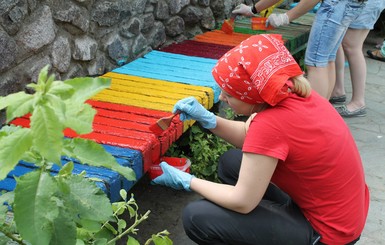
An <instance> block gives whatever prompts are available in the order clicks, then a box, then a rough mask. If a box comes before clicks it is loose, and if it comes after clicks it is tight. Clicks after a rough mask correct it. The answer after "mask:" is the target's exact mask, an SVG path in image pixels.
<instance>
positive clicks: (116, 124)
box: [0, 18, 310, 201]
mask: <svg viewBox="0 0 385 245" xmlns="http://www.w3.org/2000/svg"><path fill="white" fill-rule="evenodd" d="M309 19H310V18H309ZM245 21H247V20H245V19H242V20H237V21H236V22H235V32H234V33H233V34H232V35H228V34H225V33H224V32H222V31H220V30H214V31H210V32H205V33H203V34H200V35H197V36H195V37H194V38H193V39H192V40H185V41H183V42H180V43H174V44H171V45H169V46H167V47H164V48H162V49H160V50H154V51H151V52H149V53H147V54H146V55H145V56H143V57H141V58H138V59H136V60H134V61H132V62H130V63H128V64H126V65H123V66H121V67H119V68H116V69H114V70H112V71H111V72H108V73H106V74H104V75H103V77H107V78H111V87H110V88H108V89H105V90H103V91H102V92H100V93H99V94H97V95H96V96H94V97H93V98H91V100H89V101H88V102H87V103H89V104H90V105H91V106H92V107H93V108H95V109H96V111H97V114H96V116H95V119H94V122H93V132H91V133H89V134H87V135H81V136H79V137H83V138H87V139H92V140H94V141H95V142H97V143H99V144H101V145H102V146H103V147H104V148H105V149H106V150H107V151H108V152H109V153H111V154H112V155H113V156H114V157H115V158H116V160H117V162H118V163H119V164H121V165H123V166H127V167H130V168H132V169H133V170H134V172H135V173H136V177H137V181H138V180H139V179H141V178H142V176H144V175H145V174H146V173H147V172H148V170H149V169H150V167H151V166H152V165H154V164H158V163H159V161H160V158H161V157H162V156H164V154H165V153H166V151H167V150H168V149H169V147H170V146H171V144H173V143H174V142H176V141H177V140H178V139H179V138H180V137H181V136H182V134H183V133H184V132H186V130H188V129H189V128H190V127H191V126H192V125H193V123H194V121H185V122H181V121H180V120H179V117H175V118H174V119H173V122H172V125H171V126H170V128H168V129H167V130H165V131H164V132H163V133H162V134H161V135H155V134H154V133H153V132H151V131H150V130H149V126H150V125H152V124H154V123H155V122H156V121H157V120H158V119H159V118H161V117H164V116H169V115H171V111H172V108H173V106H174V104H175V103H176V102H177V101H178V100H180V99H182V98H185V97H188V96H194V97H195V98H197V99H198V101H199V102H200V103H201V104H202V105H203V106H204V107H205V108H207V109H211V108H212V107H213V106H214V104H215V103H217V102H218V101H219V94H220V89H219V87H218V86H217V85H216V83H215V81H214V80H213V78H212V76H211V70H212V68H213V66H214V65H215V64H216V62H217V60H218V59H219V58H220V57H221V56H222V55H224V54H225V53H226V52H227V51H228V50H230V49H231V48H233V47H234V46H236V45H238V44H239V43H240V42H242V41H243V40H245V39H247V38H248V37H250V36H251V35H253V34H255V33H260V32H255V31H253V30H251V29H250V28H249V30H247V27H245V26H247V24H246V25H245ZM305 22H306V21H305ZM309 23H310V21H308V22H306V23H302V24H301V23H293V24H290V25H289V26H287V27H283V28H277V29H275V30H272V31H265V32H267V33H281V34H283V37H284V40H285V43H286V46H287V47H288V49H289V50H290V51H292V52H298V50H303V49H304V45H306V42H307V37H308V34H309V31H310V24H309ZM12 123H13V124H15V125H21V126H24V127H28V126H29V119H28V117H22V118H18V119H16V120H14V121H13V122H12ZM65 136H66V137H78V135H76V133H74V132H73V131H70V130H66V131H65ZM69 160H73V159H68V158H67V157H65V156H63V158H62V163H63V164H66V162H68V161H69ZM33 169H34V166H33V165H32V164H30V163H27V162H20V163H19V164H18V165H17V166H16V168H15V169H14V170H13V171H12V172H10V173H9V175H8V177H7V178H6V179H5V180H3V181H0V189H3V190H7V191H11V190H13V189H14V188H15V185H16V182H15V179H14V177H17V176H21V175H23V174H25V173H27V172H29V171H31V170H33ZM55 171H56V172H57V171H58V169H56V168H53V169H52V173H53V174H55ZM82 171H86V173H87V176H88V177H90V178H96V179H98V181H97V182H96V184H97V185H98V186H99V187H100V188H101V189H102V190H103V191H105V192H106V193H107V195H108V196H109V198H110V200H111V201H117V200H119V198H120V197H119V190H120V189H122V188H123V189H126V190H129V189H131V188H132V187H133V186H134V184H135V183H136V182H137V181H128V180H126V179H124V178H123V177H122V176H120V175H119V174H117V173H116V172H114V171H111V170H108V169H104V168H97V167H91V166H88V165H82V164H79V163H76V162H75V169H74V173H80V172H82Z"/></svg>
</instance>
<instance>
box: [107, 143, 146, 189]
mask: <svg viewBox="0 0 385 245" xmlns="http://www.w3.org/2000/svg"><path fill="white" fill-rule="evenodd" d="M103 147H104V149H106V151H107V152H109V153H110V154H111V155H113V156H114V157H115V159H116V161H117V162H118V163H119V164H120V165H122V166H126V167H130V168H132V170H134V172H135V175H136V181H138V180H139V179H140V178H142V176H143V172H144V170H143V157H142V153H141V152H140V151H138V150H132V149H128V148H122V147H118V146H111V145H103ZM136 181H129V180H127V179H125V178H124V179H123V188H124V189H125V190H129V189H131V188H132V186H133V185H134V184H135V183H136Z"/></svg>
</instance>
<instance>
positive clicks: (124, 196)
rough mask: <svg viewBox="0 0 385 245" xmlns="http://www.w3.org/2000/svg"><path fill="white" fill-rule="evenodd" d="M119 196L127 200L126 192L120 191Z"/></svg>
mask: <svg viewBox="0 0 385 245" xmlns="http://www.w3.org/2000/svg"><path fill="white" fill-rule="evenodd" d="M119 194H120V196H121V197H122V199H123V200H127V191H126V190H125V189H121V190H120V191H119Z"/></svg>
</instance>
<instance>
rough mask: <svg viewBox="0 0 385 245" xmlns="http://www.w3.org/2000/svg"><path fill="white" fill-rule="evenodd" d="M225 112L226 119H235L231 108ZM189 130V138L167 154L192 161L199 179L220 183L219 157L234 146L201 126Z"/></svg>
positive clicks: (178, 143) (175, 144) (185, 138)
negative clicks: (218, 172)
mask: <svg viewBox="0 0 385 245" xmlns="http://www.w3.org/2000/svg"><path fill="white" fill-rule="evenodd" d="M223 112H224V116H225V117H226V118H228V119H234V112H233V111H232V110H231V109H230V108H226V109H224V111H223ZM189 130H190V131H189V134H188V137H184V138H182V139H181V140H180V141H178V142H176V143H174V144H173V145H172V146H171V147H170V149H169V150H168V152H167V153H166V154H167V155H169V156H182V157H186V158H188V159H190V160H191V163H192V164H191V173H192V174H194V175H195V176H196V177H198V178H202V179H206V180H211V181H215V182H219V180H218V175H217V168H218V161H219V157H220V156H221V155H222V154H223V153H224V152H226V151H228V150H229V149H231V148H233V147H234V146H232V145H231V144H229V143H227V142H226V141H225V140H223V139H221V138H219V137H217V136H216V135H214V134H212V133H211V132H210V131H208V130H205V129H203V128H202V127H200V126H199V125H193V126H192V127H191V128H190V129H189Z"/></svg>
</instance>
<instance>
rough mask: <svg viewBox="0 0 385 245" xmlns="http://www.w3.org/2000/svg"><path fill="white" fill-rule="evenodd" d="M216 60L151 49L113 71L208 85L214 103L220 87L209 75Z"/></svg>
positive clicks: (216, 100)
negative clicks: (212, 94)
mask: <svg viewBox="0 0 385 245" xmlns="http://www.w3.org/2000/svg"><path fill="white" fill-rule="evenodd" d="M216 62H217V60H215V59H209V58H202V57H194V56H187V55H180V54H173V53H167V52H161V51H151V52H149V53H148V54H146V55H145V56H144V57H143V58H139V59H136V60H134V61H132V62H130V63H128V64H126V65H124V66H122V67H119V68H116V69H114V70H113V72H115V73H120V74H125V75H132V76H138V77H145V78H152V79H159V80H165V81H171V82H179V83H185V84H190V85H196V86H203V87H209V88H211V89H213V91H214V103H216V102H218V100H219V94H220V89H219V87H218V85H217V84H216V82H215V81H214V78H213V77H212V75H211V70H212V68H213V67H214V65H215V64H216Z"/></svg>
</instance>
